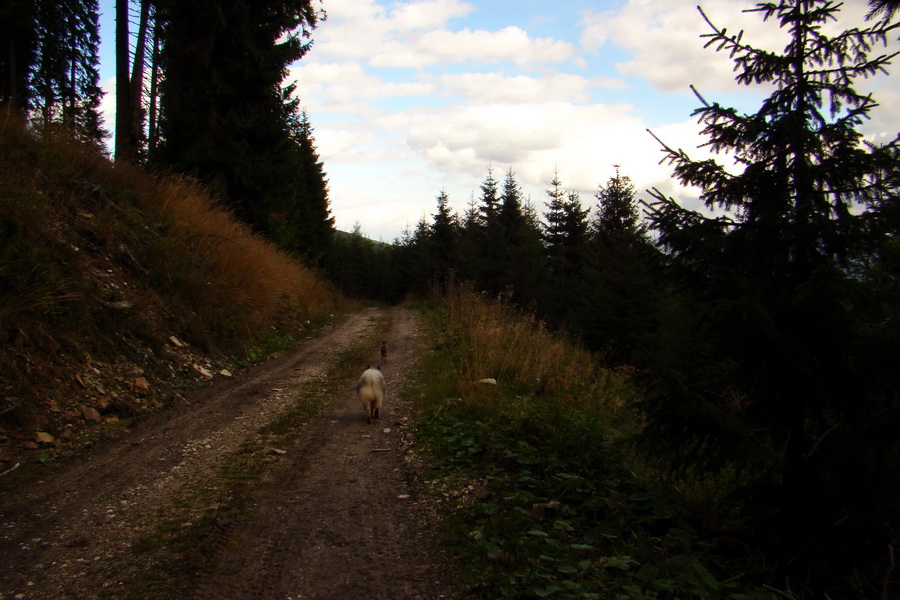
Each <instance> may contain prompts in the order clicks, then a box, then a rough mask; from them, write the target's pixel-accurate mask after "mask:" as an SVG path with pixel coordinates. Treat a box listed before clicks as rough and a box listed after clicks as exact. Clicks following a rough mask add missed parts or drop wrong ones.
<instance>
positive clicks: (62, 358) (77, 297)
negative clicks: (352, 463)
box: [0, 112, 341, 469]
mask: <svg viewBox="0 0 900 600" xmlns="http://www.w3.org/2000/svg"><path fill="white" fill-rule="evenodd" d="M3 115H4V116H0V347H2V348H3V351H2V352H0V454H2V456H0V459H4V460H6V461H7V462H12V461H13V460H15V461H19V460H24V461H26V462H27V461H28V460H29V453H30V454H31V455H32V457H39V458H41V459H43V460H47V458H48V457H51V458H52V456H53V455H54V454H55V453H58V452H60V451H62V452H65V451H66V449H67V448H69V447H74V446H76V445H77V438H78V437H79V435H80V432H83V431H86V430H97V429H102V427H101V428H97V427H85V425H88V424H91V425H92V424H94V423H95V422H97V421H98V419H97V415H98V414H99V415H100V417H101V419H100V420H99V422H100V423H101V424H103V423H106V424H112V423H114V422H115V421H117V420H118V419H127V418H131V417H133V416H135V415H139V414H141V413H142V412H143V411H145V410H148V409H151V408H153V407H159V406H161V405H164V404H165V403H166V402H167V401H169V400H170V399H171V398H173V397H174V395H175V393H176V392H177V390H179V389H184V387H186V386H190V385H193V384H194V383H195V382H196V381H198V380H203V379H204V376H203V375H202V374H200V373H199V371H198V369H197V368H196V367H202V368H204V369H206V370H207V371H209V372H211V373H212V374H215V373H216V372H217V370H218V369H220V368H223V367H228V368H233V367H234V366H235V365H236V364H237V365H240V364H241V363H242V362H248V361H252V360H255V359H258V358H260V357H262V356H265V355H267V354H270V353H272V352H275V351H277V350H278V349H279V348H284V347H288V346H290V345H292V344H293V343H294V342H295V341H296V339H297V338H298V337H300V336H303V335H306V334H307V332H308V331H309V330H310V329H311V328H313V327H315V325H316V323H317V322H322V321H323V320H325V319H328V318H329V315H331V314H332V313H333V312H334V311H336V310H338V309H339V308H340V307H339V303H340V302H341V301H340V299H339V297H338V295H337V294H336V293H335V292H334V291H333V289H332V288H331V286H330V285H329V284H328V283H327V282H325V281H324V280H323V279H322V278H321V277H319V276H318V275H317V274H316V273H315V272H314V271H312V270H311V269H309V268H307V267H305V266H304V265H302V264H300V263H299V262H298V261H296V260H294V259H293V258H291V257H290V256H288V255H287V254H285V253H283V252H281V251H280V250H278V249H277V248H276V247H275V246H273V245H272V244H270V243H268V242H267V241H266V240H265V239H263V238H262V237H260V236H258V235H257V234H255V233H254V232H252V231H251V230H250V228H248V227H247V226H246V225H244V224H243V223H241V222H239V221H237V220H236V219H235V218H234V217H233V216H232V214H231V213H230V212H229V211H228V210H226V209H225V208H223V207H222V206H221V205H219V204H218V203H217V202H216V200H215V199H214V198H213V197H211V196H210V194H209V193H208V192H207V191H206V190H205V189H204V188H203V187H202V186H200V185H198V184H197V183H196V182H195V181H192V180H190V179H188V178H181V177H175V176H165V175H163V176H154V175H151V174H149V173H148V172H146V171H145V170H142V169H140V168H137V167H133V166H129V165H122V164H113V163H112V162H111V161H110V160H109V159H108V158H107V157H105V156H104V155H102V154H101V153H100V152H98V151H97V150H96V149H95V148H93V147H90V146H88V145H86V144H83V143H81V142H78V141H75V140H73V139H71V138H70V137H69V136H66V135H64V134H62V133H59V132H54V131H44V132H40V133H39V134H38V133H35V132H33V131H28V130H26V129H25V128H23V127H22V126H21V125H20V122H19V121H17V120H16V119H13V118H11V117H10V116H9V115H8V114H6V113H5V112H4V113H3ZM89 409H95V410H96V411H97V412H96V413H95V412H93V411H91V410H89ZM89 421H90V423H89ZM38 432H44V433H47V434H49V435H51V436H52V441H51V440H48V439H47V438H43V440H41V439H39V438H37V437H35V436H36V434H37V433H38ZM37 446H39V447H37ZM23 453H24V454H23ZM0 469H2V464H0Z"/></svg>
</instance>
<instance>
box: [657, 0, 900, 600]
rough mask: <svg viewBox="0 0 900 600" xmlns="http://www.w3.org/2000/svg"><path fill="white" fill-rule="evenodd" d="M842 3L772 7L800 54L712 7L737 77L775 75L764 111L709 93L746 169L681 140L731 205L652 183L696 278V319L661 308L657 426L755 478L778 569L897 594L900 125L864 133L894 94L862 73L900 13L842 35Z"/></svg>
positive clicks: (672, 155)
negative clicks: (890, 263)
mask: <svg viewBox="0 0 900 600" xmlns="http://www.w3.org/2000/svg"><path fill="white" fill-rule="evenodd" d="M839 9H840V5H838V4H835V3H833V2H830V1H828V0H780V1H778V2H771V3H765V4H760V5H758V6H757V8H755V9H753V11H752V12H756V13H757V14H759V15H760V16H761V17H762V18H764V19H766V20H767V21H774V22H776V23H777V24H778V25H780V27H782V28H783V29H785V30H786V31H787V33H788V34H789V41H788V44H787V46H786V47H785V49H784V51H783V52H781V53H777V52H769V51H763V50H760V49H758V48H755V47H753V46H751V45H749V44H747V43H745V42H744V41H743V35H742V34H743V32H740V33H738V34H736V35H735V34H729V33H728V32H727V31H726V30H725V29H719V28H718V27H717V26H715V25H714V24H712V23H710V22H709V21H708V20H707V22H708V23H709V25H710V28H711V33H709V34H707V35H706V37H707V38H708V42H707V46H708V47H710V46H712V47H715V48H716V49H718V50H725V51H727V52H728V53H729V55H730V56H731V58H732V60H733V61H734V62H735V65H736V72H737V76H736V79H737V81H738V82H739V83H741V84H744V85H752V84H760V83H765V84H770V85H772V86H773V87H774V91H773V92H772V93H771V95H770V96H769V97H768V98H767V99H765V100H764V101H763V103H762V105H761V107H760V109H759V110H758V111H757V112H756V113H753V114H741V113H739V112H738V111H737V110H735V109H731V108H725V107H722V106H720V105H719V104H717V103H709V102H707V101H706V100H705V99H704V98H703V97H702V96H700V94H699V93H698V94H697V95H698V98H699V99H700V100H701V103H702V106H701V107H700V108H698V109H697V110H696V111H695V115H696V116H697V117H698V118H699V121H700V123H701V124H702V126H703V128H704V129H703V134H704V135H705V136H706V137H707V138H708V142H707V145H708V146H709V148H710V149H711V150H713V151H714V152H715V153H718V154H723V155H727V156H728V157H729V158H730V159H732V160H734V161H735V162H736V164H737V165H738V166H739V170H738V172H732V170H729V169H727V168H726V167H725V166H724V165H722V164H720V163H719V162H717V161H716V160H703V161H697V160H692V159H691V158H690V157H689V156H688V154H687V153H686V152H684V151H682V150H674V149H672V148H669V147H667V146H664V148H665V150H666V152H667V155H668V158H669V160H670V161H671V163H672V164H673V166H674V172H675V175H676V177H677V178H678V179H679V180H680V181H681V182H682V183H683V184H686V185H692V186H696V187H698V188H700V189H701V190H702V199H703V201H704V202H705V203H706V205H707V207H709V208H710V209H719V215H718V216H710V215H709V214H707V213H704V212H700V211H691V210H688V209H686V208H684V207H682V206H680V205H679V204H678V203H677V202H676V201H674V200H673V199H671V198H668V197H665V196H664V195H663V194H661V193H660V192H658V191H654V193H653V196H654V201H653V202H652V203H651V205H650V220H651V222H652V225H653V228H654V229H655V230H656V231H657V232H658V235H659V241H660V243H661V245H662V247H663V248H664V250H665V251H666V254H667V261H668V262H669V264H670V274H671V275H672V276H673V282H675V284H676V285H677V286H678V287H677V290H679V294H678V296H677V298H679V300H678V302H677V303H678V304H680V308H674V309H673V306H672V305H670V307H669V308H670V311H669V317H671V316H672V315H674V314H679V315H681V317H680V318H678V319H675V318H670V319H669V320H668V321H664V322H663V323H662V324H663V327H664V331H663V332H662V334H663V335H662V337H661V338H660V343H659V345H658V347H659V348H660V349H661V350H662V352H661V353H660V354H659V356H657V360H656V362H655V368H654V370H653V371H652V373H653V379H652V381H653V385H652V386H651V388H650V389H649V391H648V394H647V400H646V403H645V412H646V415H647V419H648V427H647V430H646V438H645V439H647V440H648V441H650V442H651V443H652V445H654V446H656V447H657V448H658V449H660V450H662V451H663V452H664V453H665V455H666V456H667V457H669V458H670V459H672V460H673V461H674V462H675V464H676V466H681V467H682V468H685V469H697V468H701V469H704V470H706V471H707V472H716V473H720V474H721V473H732V474H734V475H735V476H736V477H737V483H738V485H739V490H740V492H741V494H742V496H741V498H742V499H743V501H744V503H743V513H742V516H743V518H744V519H745V525H746V526H747V529H748V531H753V532H754V535H759V536H760V538H759V540H760V542H759V543H760V545H761V546H762V548H763V549H765V550H767V551H768V552H770V562H769V564H771V565H773V575H774V576H777V577H778V578H779V581H781V582H782V583H783V582H784V581H785V580H787V581H788V582H789V585H790V586H791V587H792V589H794V590H799V591H800V592H801V593H803V592H808V593H810V594H815V595H819V596H821V595H822V594H826V593H827V594H830V595H831V596H832V597H847V596H848V595H851V594H852V595H856V596H862V597H868V596H873V595H881V590H880V589H879V588H880V586H881V583H882V577H883V576H884V573H885V572H887V571H888V565H887V562H886V561H887V558H888V554H889V549H890V547H891V544H895V543H896V538H895V537H893V536H894V534H895V532H896V531H897V527H898V525H900V522H898V515H897V511H896V507H895V506H894V500H891V499H890V498H891V497H892V494H896V493H897V481H898V475H900V471H898V463H900V456H898V440H900V437H898V436H897V435H896V430H897V426H898V425H900V405H898V403H897V394H896V390H898V389H900V380H898V377H897V374H896V373H897V369H896V365H897V364H900V353H898V349H900V343H898V342H900V340H898V334H897V330H898V328H897V327H896V321H895V319H896V314H895V312H896V311H895V307H896V302H897V297H896V295H893V296H890V295H884V294H880V292H879V288H878V286H877V284H876V282H875V280H874V279H873V275H872V273H873V271H872V270H871V265H873V264H879V263H882V262H883V261H884V256H883V255H882V254H881V253H882V252H883V249H884V248H885V247H888V246H889V245H890V244H889V241H890V240H891V239H893V238H894V236H896V234H897V225H898V223H897V219H896V216H895V215H896V213H897V209H896V205H897V189H898V188H897V183H898V181H897V178H896V173H897V171H898V169H900V162H898V145H897V139H896V138H895V139H894V140H893V141H891V142H890V143H888V144H884V145H873V144H871V143H868V142H867V141H866V140H865V139H863V136H862V134H861V133H860V132H859V130H858V127H859V125H860V124H861V123H862V121H863V120H864V119H865V118H867V116H868V113H869V112H870V111H871V110H872V109H874V108H875V106H876V103H875V100H874V99H873V97H872V96H871V95H864V94H860V93H858V92H856V91H855V90H854V88H853V84H854V81H855V80H856V79H858V78H860V77H867V76H871V75H875V74H878V73H882V72H884V71H885V69H886V67H887V66H888V64H889V61H890V59H891V58H892V57H893V56H887V55H884V54H880V55H879V54H875V53H874V52H873V51H874V50H875V49H877V48H879V47H883V44H884V43H885V41H886V40H887V38H888V36H890V35H893V34H894V32H895V31H896V29H895V27H896V26H895V25H889V24H888V22H887V21H880V22H878V23H877V24H873V25H872V26H870V27H867V28H863V29H860V28H851V29H846V30H844V31H843V32H840V33H838V34H836V35H834V36H829V35H827V34H826V33H825V32H824V31H823V25H825V24H827V23H829V22H831V21H835V20H837V19H838V12H839ZM701 14H702V11H701ZM704 18H705V15H704ZM673 340H677V343H673ZM747 539H756V538H755V537H753V538H750V537H749V536H748V538H747ZM851 574H852V576H851ZM876 591H877V593H876ZM885 593H886V594H887V595H890V594H889V593H888V592H885Z"/></svg>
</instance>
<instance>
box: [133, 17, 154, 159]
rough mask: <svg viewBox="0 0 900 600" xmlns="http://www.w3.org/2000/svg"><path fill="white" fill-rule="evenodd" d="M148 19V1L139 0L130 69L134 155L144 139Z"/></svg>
mask: <svg viewBox="0 0 900 600" xmlns="http://www.w3.org/2000/svg"><path fill="white" fill-rule="evenodd" d="M149 19H150V0H141V20H140V24H139V25H138V36H137V45H136V47H135V49H134V64H133V65H132V68H131V138H132V141H133V143H134V147H135V154H137V150H138V149H139V147H140V145H141V142H142V141H143V139H144V120H145V114H144V110H143V108H144V107H143V99H144V57H145V56H146V49H147V24H148V22H149Z"/></svg>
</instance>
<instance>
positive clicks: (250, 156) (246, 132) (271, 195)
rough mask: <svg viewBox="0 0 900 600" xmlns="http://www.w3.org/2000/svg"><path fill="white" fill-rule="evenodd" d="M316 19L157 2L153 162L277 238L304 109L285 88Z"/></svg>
mask: <svg viewBox="0 0 900 600" xmlns="http://www.w3.org/2000/svg"><path fill="white" fill-rule="evenodd" d="M319 16H320V15H319V13H318V12H317V10H316V9H315V7H314V6H313V4H312V2H311V0H265V1H261V2H254V3H252V4H251V3H242V2H230V1H226V0H198V1H197V2H181V1H180V0H157V19H160V21H161V22H162V23H163V30H162V40H163V43H162V49H161V63H162V67H163V69H164V71H165V78H164V79H163V81H162V83H161V107H160V110H161V114H160V131H161V134H162V135H161V138H162V139H161V142H160V145H159V148H158V149H157V152H156V155H155V156H154V159H155V161H156V162H158V163H161V164H162V165H164V166H167V167H170V168H174V169H176V170H178V171H181V172H186V173H190V174H194V175H197V176H199V177H200V178H201V179H202V180H204V181H205V182H206V183H207V184H209V185H210V186H211V187H213V188H214V190H216V191H217V192H218V193H219V194H220V195H221V196H222V197H223V200H224V201H226V202H228V203H229V204H231V205H232V206H233V208H234V209H235V211H236V213H237V214H238V215H239V216H240V217H241V218H243V219H244V220H246V221H247V222H249V223H251V224H253V225H254V226H255V227H257V228H258V229H260V230H261V231H264V232H266V233H270V234H271V232H272V230H273V229H275V228H277V227H278V226H279V221H280V220H281V219H282V218H283V217H284V216H285V214H286V213H287V212H288V211H289V209H290V206H291V204H292V202H293V198H294V196H293V193H292V191H291V187H292V186H293V184H294V181H293V176H294V174H295V169H294V166H295V164H294V161H293V160H292V158H293V156H294V154H295V152H296V143H295V140H294V139H292V132H291V122H292V117H295V116H296V115H297V114H299V107H298V105H297V103H296V101H295V99H294V98H292V97H291V95H290V89H291V88H290V86H288V87H284V86H283V85H282V83H283V80H284V78H285V76H286V74H287V67H288V65H290V64H292V63H293V62H295V61H297V60H299V59H300V58H302V57H303V56H304V55H305V54H306V53H307V52H308V50H309V48H310V44H311V40H310V36H311V31H312V29H313V28H315V26H316V24H317V22H318V18H319Z"/></svg>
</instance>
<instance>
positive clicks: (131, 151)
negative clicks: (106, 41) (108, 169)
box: [115, 0, 136, 161]
mask: <svg viewBox="0 0 900 600" xmlns="http://www.w3.org/2000/svg"><path fill="white" fill-rule="evenodd" d="M128 38H129V35H128V0H116V143H115V146H116V148H115V151H116V160H126V161H128V160H133V159H134V156H135V149H136V148H135V140H134V134H133V132H134V126H133V124H132V119H133V116H134V110H133V108H132V107H133V104H132V95H133V94H132V89H131V81H130V78H129V76H128V67H129V65H130V63H131V60H130V59H131V56H130V54H129V50H128Z"/></svg>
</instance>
